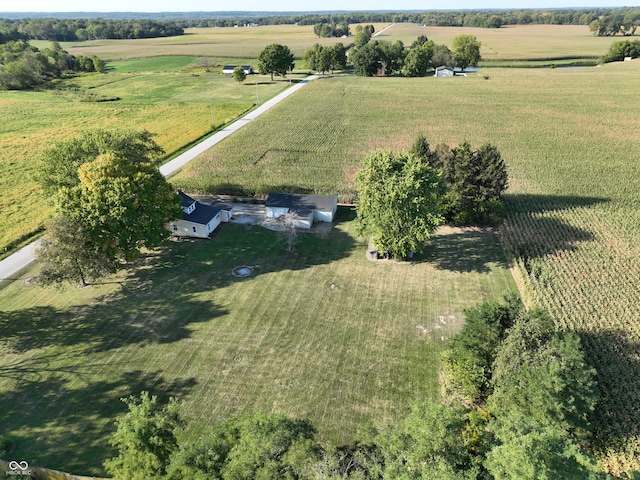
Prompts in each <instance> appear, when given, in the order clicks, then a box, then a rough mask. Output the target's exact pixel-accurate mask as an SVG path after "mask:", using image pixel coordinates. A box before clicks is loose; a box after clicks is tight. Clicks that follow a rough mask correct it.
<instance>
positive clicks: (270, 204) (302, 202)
mask: <svg viewBox="0 0 640 480" xmlns="http://www.w3.org/2000/svg"><path fill="white" fill-rule="evenodd" d="M265 207H266V209H267V217H268V218H279V217H281V216H282V215H286V214H287V213H293V214H294V216H295V218H294V225H295V226H296V227H297V228H305V229H309V228H311V225H313V222H314V221H315V222H333V218H334V217H335V214H336V210H337V208H338V197H333V196H321V195H303V194H296V193H270V194H269V196H268V197H267V201H266V202H265Z"/></svg>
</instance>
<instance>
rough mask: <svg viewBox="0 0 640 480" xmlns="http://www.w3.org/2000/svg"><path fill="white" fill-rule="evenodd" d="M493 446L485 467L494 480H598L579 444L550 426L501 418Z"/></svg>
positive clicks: (519, 419) (526, 418)
mask: <svg viewBox="0 0 640 480" xmlns="http://www.w3.org/2000/svg"><path fill="white" fill-rule="evenodd" d="M495 435H496V440H497V441H496V445H495V446H494V447H493V448H492V449H491V451H490V452H488V453H487V456H486V460H485V461H484V466H485V468H486V469H487V471H488V472H489V473H490V474H491V478H494V479H495V480H511V479H516V478H517V479H518V480H555V479H559V478H567V479H568V478H570V479H575V480H597V479H604V478H607V477H606V476H604V475H602V474H599V473H598V469H597V466H596V464H595V461H594V460H593V458H592V457H591V456H590V455H588V454H587V453H586V452H585V451H584V450H583V449H582V448H581V447H580V445H579V444H578V443H576V442H575V441H573V440H572V439H571V438H569V437H567V435H566V434H565V433H564V432H563V431H562V430H561V429H558V428H556V427H554V426H551V425H540V424H538V423H536V422H532V421H531V419H530V418H528V417H526V416H517V415H515V416H510V417H507V418H501V419H500V427H499V428H497V429H496V431H495Z"/></svg>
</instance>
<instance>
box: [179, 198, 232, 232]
mask: <svg viewBox="0 0 640 480" xmlns="http://www.w3.org/2000/svg"><path fill="white" fill-rule="evenodd" d="M178 195H180V199H181V204H182V207H183V208H186V207H189V206H190V205H192V204H193V203H194V202H195V204H196V208H195V210H194V211H193V212H191V213H186V212H185V213H183V214H182V219H183V220H186V221H187V222H193V223H198V224H200V225H206V224H207V223H209V222H210V221H211V219H213V217H215V216H216V215H217V214H218V213H219V212H220V211H222V210H231V208H233V207H232V206H231V205H229V204H227V203H222V202H216V203H213V204H211V205H205V204H204V203H200V202H198V201H196V200H194V199H193V198H191V197H190V196H189V195H187V194H186V193H184V192H183V191H182V190H179V191H178Z"/></svg>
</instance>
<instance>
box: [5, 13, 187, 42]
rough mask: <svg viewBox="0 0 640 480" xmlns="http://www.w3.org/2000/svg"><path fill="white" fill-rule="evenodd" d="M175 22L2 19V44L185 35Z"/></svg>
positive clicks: (95, 19) (106, 19)
mask: <svg viewBox="0 0 640 480" xmlns="http://www.w3.org/2000/svg"><path fill="white" fill-rule="evenodd" d="M183 34H184V29H183V28H182V27H181V26H180V25H179V24H178V23H176V22H172V21H157V20H148V19H130V20H129V19H128V20H116V19H108V18H93V19H83V18H20V19H15V20H9V19H0V43H4V42H5V41H9V40H20V39H22V40H29V39H31V40H50V41H54V42H77V41H85V40H100V39H136V38H155V37H170V36H174V35H183Z"/></svg>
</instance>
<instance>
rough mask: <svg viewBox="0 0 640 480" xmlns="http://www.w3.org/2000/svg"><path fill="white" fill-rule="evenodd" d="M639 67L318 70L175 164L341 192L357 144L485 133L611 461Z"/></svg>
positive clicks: (521, 273)
mask: <svg viewBox="0 0 640 480" xmlns="http://www.w3.org/2000/svg"><path fill="white" fill-rule="evenodd" d="M639 75H640V61H638V60H634V61H631V62H624V63H623V62H620V63H617V64H607V65H603V66H601V67H590V68H584V69H485V70H481V72H480V73H479V74H477V75H470V76H469V77H467V78H451V79H436V78H425V79H404V78H396V79H391V78H370V79H364V78H328V79H324V80H318V81H316V82H313V83H311V84H310V85H309V86H307V87H305V88H304V89H303V90H301V91H300V92H299V93H298V94H296V95H295V96H294V97H291V98H290V100H289V101H287V102H286V103H284V104H281V105H279V106H277V107H276V108H274V109H273V110H272V111H270V112H269V113H268V114H266V115H265V116H263V117H261V118H259V119H257V120H256V121H254V122H252V124H251V125H249V126H248V127H247V128H246V129H245V130H244V131H241V132H238V133H237V134H236V135H234V136H233V137H231V138H229V139H228V140H227V141H225V142H223V143H222V144H220V145H218V146H217V147H215V148H213V149H211V150H209V151H208V152H206V153H204V154H203V155H202V156H201V157H200V158H198V159H197V160H196V161H194V162H192V163H191V164H189V165H188V166H187V167H186V168H184V169H183V170H182V172H180V173H179V174H178V175H176V176H175V177H173V178H172V179H171V180H172V182H174V183H175V184H176V185H180V186H182V187H183V188H185V189H188V190H189V189H192V190H202V191H218V190H223V189H225V188H226V186H227V184H231V185H232V186H233V185H240V186H243V188H245V189H246V191H247V192H258V193H266V192H267V191H269V190H270V189H273V188H274V187H279V186H282V187H283V188H287V187H288V188H298V189H302V190H304V191H314V192H318V193H332V192H333V193H338V194H340V195H341V196H342V197H343V198H352V197H353V195H354V190H353V177H354V174H355V172H356V171H357V168H358V165H359V164H360V162H361V161H362V158H363V156H364V155H366V154H367V153H369V152H372V151H374V150H380V149H391V150H393V151H400V150H403V149H409V148H410V146H411V144H412V143H413V141H414V140H415V138H416V136H417V135H418V134H420V133H423V134H425V135H426V137H427V139H428V140H429V141H430V142H431V143H432V144H437V143H440V142H446V143H448V144H450V145H456V144H458V143H460V142H463V141H468V142H470V143H471V144H472V145H474V146H475V147H479V146H480V145H481V144H483V143H485V142H491V143H492V144H494V145H496V146H497V147H498V149H499V150H500V152H501V153H502V155H503V158H504V159H505V162H506V164H507V167H508V171H509V176H510V182H509V183H510V187H509V189H508V191H507V195H506V205H507V211H508V212H507V218H506V221H505V223H504V225H503V227H502V229H501V238H502V241H503V244H504V246H505V248H506V250H507V252H508V253H509V255H510V257H511V258H512V259H513V262H514V265H515V267H516V268H515V272H516V275H517V277H518V279H519V281H520V283H521V285H522V287H523V291H524V294H525V299H526V300H527V302H528V303H529V304H530V305H538V306H541V307H543V308H545V309H547V310H548V311H549V312H550V313H551V314H552V316H553V317H554V318H555V319H556V322H557V325H558V328H560V329H566V330H571V331H576V332H578V333H579V334H580V335H581V336H582V338H583V344H584V346H585V349H586V352H587V356H588V359H589V361H590V362H591V363H592V365H593V366H594V367H595V368H597V370H598V382H599V385H600V392H601V396H602V401H601V403H600V404H599V406H598V408H597V409H596V411H595V412H594V415H593V421H594V425H595V427H594V428H595V430H596V431H597V432H598V434H597V438H596V440H595V443H596V447H597V449H598V450H599V453H600V454H601V458H602V459H603V462H604V463H605V464H606V465H607V466H608V468H610V469H611V471H612V472H619V471H621V470H624V469H626V468H629V467H630V466H633V467H634V468H639V465H640V463H639V462H638V458H640V410H638V408H637V406H638V405H640V364H639V363H638V360H637V359H638V358H639V355H640V310H639V307H638V298H639V292H640V262H639V260H638V259H640V229H639V228H638V226H639V225H640V208H639V207H638V206H639V205H640V188H639V187H640V161H639V160H640V153H639V152H640V135H638V132H640V117H639V116H638V114H637V112H638V109H639V108H640V97H639V96H638V95H637V93H636V92H637V80H638V76H639ZM485 76H486V77H487V78H486V79H485V78H484V77H485Z"/></svg>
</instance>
